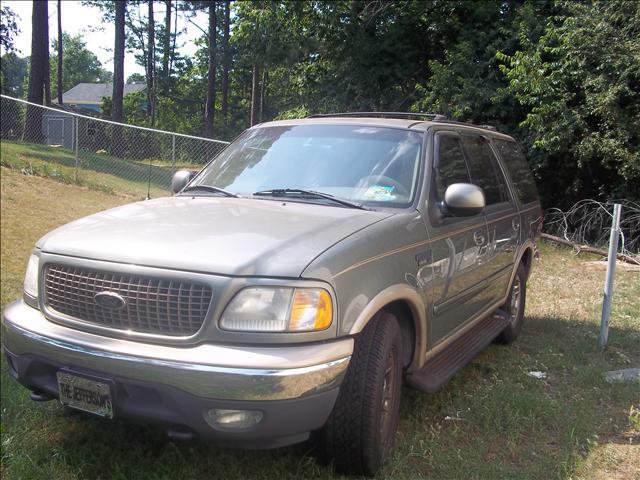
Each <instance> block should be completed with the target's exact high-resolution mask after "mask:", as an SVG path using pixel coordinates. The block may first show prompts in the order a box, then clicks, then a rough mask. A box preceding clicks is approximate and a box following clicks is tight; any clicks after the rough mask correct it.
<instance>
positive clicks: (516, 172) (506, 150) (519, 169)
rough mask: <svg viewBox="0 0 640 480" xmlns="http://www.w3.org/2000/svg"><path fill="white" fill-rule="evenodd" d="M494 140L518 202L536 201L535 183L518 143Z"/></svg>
mask: <svg viewBox="0 0 640 480" xmlns="http://www.w3.org/2000/svg"><path fill="white" fill-rule="evenodd" d="M494 142H495V145H496V147H497V148H498V152H499V153H500V156H501V157H502V160H503V161H504V164H505V166H506V167H507V170H508V171H509V175H510V176H511V181H512V182H513V186H514V187H515V190H516V194H517V195H518V198H519V199H520V202H521V203H523V204H525V203H529V202H535V201H537V200H538V191H537V190H536V183H535V181H534V180H533V175H531V170H529V165H528V164H527V159H526V158H524V155H523V154H522V151H520V148H519V147H518V144H517V143H516V142H514V141H511V140H494Z"/></svg>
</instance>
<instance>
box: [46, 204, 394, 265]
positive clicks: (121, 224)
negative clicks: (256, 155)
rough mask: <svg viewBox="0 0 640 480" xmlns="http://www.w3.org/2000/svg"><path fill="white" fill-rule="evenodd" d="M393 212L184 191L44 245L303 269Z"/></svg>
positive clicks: (52, 236) (161, 259) (114, 255)
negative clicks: (339, 243) (337, 244)
mask: <svg viewBox="0 0 640 480" xmlns="http://www.w3.org/2000/svg"><path fill="white" fill-rule="evenodd" d="M390 215H391V214H390V213H388V212H372V211H367V210H356V209H351V208H341V207H333V206H326V205H318V204H311V203H294V202H289V201H286V202H285V201H282V200H280V201H275V200H259V199H246V198H226V197H209V196H195V197H187V196H179V197H165V198H158V199H155V200H147V201H143V202H138V203H132V204H129V205H124V206H122V207H117V208H113V209H110V210H106V211H104V212H100V213H97V214H95V215H91V216H88V217H85V218H81V219H79V220H76V221H74V222H72V223H69V224H67V225H64V226H62V227H60V228H58V229H56V230H53V231H52V232H51V233H49V234H48V235H45V236H44V237H43V238H42V239H41V240H40V241H39V242H38V245H37V246H38V247H39V248H40V249H42V250H43V251H44V252H49V253H55V254H60V255H70V256H75V257H83V258H90V259H95V260H104V261H111V262H119V263H129V264H136V265H145V266H153V267H161V268H170V269H177V270H189V271H197V272H206V273H214V274H221V275H243V276H270V277H299V276H300V275H301V273H302V272H303V270H304V268H305V267H306V266H307V265H308V264H309V263H310V262H311V261H312V260H313V259H314V258H315V257H317V256H318V255H319V254H321V253H322V252H323V251H325V250H326V249H328V248H329V247H331V246H332V245H334V244H335V243H337V242H339V241H340V240H342V239H343V238H345V237H347V236H349V235H351V234H352V233H354V232H356V231H358V230H361V229H363V228H365V227H367V226H368V225H371V224H373V223H375V222H377V221H380V220H382V219H384V218H386V217H388V216H390Z"/></svg>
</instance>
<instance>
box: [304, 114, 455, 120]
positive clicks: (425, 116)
mask: <svg viewBox="0 0 640 480" xmlns="http://www.w3.org/2000/svg"><path fill="white" fill-rule="evenodd" d="M323 117H373V118H406V119H411V118H414V119H420V120H425V119H426V120H432V121H435V122H441V121H445V120H447V117H445V116H444V115H440V114H438V113H423V112H415V113H414V112H344V113H322V114H317V115H310V116H309V117H307V118H323Z"/></svg>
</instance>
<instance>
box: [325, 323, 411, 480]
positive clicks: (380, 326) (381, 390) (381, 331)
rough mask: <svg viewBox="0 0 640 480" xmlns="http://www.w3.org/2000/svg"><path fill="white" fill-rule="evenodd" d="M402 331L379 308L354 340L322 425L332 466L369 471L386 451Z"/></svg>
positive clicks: (396, 404) (394, 416)
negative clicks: (347, 363) (331, 405)
mask: <svg viewBox="0 0 640 480" xmlns="http://www.w3.org/2000/svg"><path fill="white" fill-rule="evenodd" d="M401 387H402V334H401V332H400V327H399V325H398V320H397V319H396V317H395V316H393V315H391V314H390V313H386V312H381V313H379V314H378V315H376V317H375V318H373V319H372V320H371V321H370V322H369V324H368V325H367V326H366V327H365V329H364V330H363V331H362V333H361V334H360V336H359V338H357V339H356V344H355V347H354V351H353V355H352V357H351V362H350V364H349V369H348V370H347V374H346V375H345V378H344V381H343V383H342V385H341V386H340V393H339V395H338V399H337V401H336V405H335V407H334V409H333V412H332V413H331V416H330V417H329V420H328V421H327V424H326V425H325V427H324V430H323V444H324V451H325V454H326V455H327V457H329V459H332V460H333V462H334V466H335V468H336V470H337V471H339V472H341V473H352V474H358V475H374V474H375V473H376V471H377V470H378V469H379V468H380V467H381V466H382V464H383V463H384V462H385V461H386V460H387V459H388V458H389V457H390V456H391V453H392V451H393V446H394V443H395V435H396V430H397V429H398V420H399V416H400V394H401Z"/></svg>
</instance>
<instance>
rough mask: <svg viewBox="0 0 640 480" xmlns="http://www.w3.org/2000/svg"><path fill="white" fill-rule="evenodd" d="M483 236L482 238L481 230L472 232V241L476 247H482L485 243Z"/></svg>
mask: <svg viewBox="0 0 640 480" xmlns="http://www.w3.org/2000/svg"><path fill="white" fill-rule="evenodd" d="M485 240H486V239H485V236H484V232H483V231H482V230H476V231H475V232H473V241H474V242H475V244H476V245H478V246H481V245H484V243H485Z"/></svg>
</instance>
